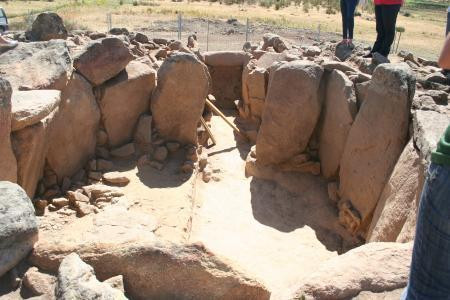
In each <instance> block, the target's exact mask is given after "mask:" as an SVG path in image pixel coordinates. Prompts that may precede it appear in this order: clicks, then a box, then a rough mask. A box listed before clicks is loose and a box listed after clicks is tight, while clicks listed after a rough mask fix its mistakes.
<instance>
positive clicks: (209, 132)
mask: <svg viewBox="0 0 450 300" xmlns="http://www.w3.org/2000/svg"><path fill="white" fill-rule="evenodd" d="M200 122H201V123H202V125H203V127H205V129H206V132H207V133H208V135H209V137H210V138H211V141H212V142H213V145H217V143H216V139H215V138H214V136H213V134H212V132H211V128H209V126H208V125H207V124H206V121H205V119H203V117H200Z"/></svg>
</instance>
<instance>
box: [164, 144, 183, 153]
mask: <svg viewBox="0 0 450 300" xmlns="http://www.w3.org/2000/svg"><path fill="white" fill-rule="evenodd" d="M166 147H167V149H168V150H169V152H170V153H175V152H177V151H178V149H180V143H177V142H168V143H167V144H166Z"/></svg>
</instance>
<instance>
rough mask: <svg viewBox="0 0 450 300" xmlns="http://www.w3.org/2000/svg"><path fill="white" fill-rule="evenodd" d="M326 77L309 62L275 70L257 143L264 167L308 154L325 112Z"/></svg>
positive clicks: (270, 78) (257, 149) (288, 65)
mask: <svg viewBox="0 0 450 300" xmlns="http://www.w3.org/2000/svg"><path fill="white" fill-rule="evenodd" d="M322 74H323V70H322V68H321V67H320V66H318V65H317V64H315V63H311V62H306V61H292V62H280V63H277V64H274V65H273V66H272V67H271V69H270V75H269V86H268V90H267V96H266V101H265V109H264V113H263V116H262V123H261V127H260V130H259V133H258V137H257V141H256V153H257V157H258V162H259V163H260V164H261V165H268V164H279V163H282V162H285V161H287V160H288V159H290V158H292V157H293V156H294V155H297V154H300V153H302V152H303V151H305V149H306V146H307V145H308V143H309V139H310V137H311V135H312V133H313V131H314V129H315V127H316V124H317V121H318V119H319V116H320V112H321V108H322V103H321V97H320V96H319V87H320V82H321V78H322ZM293 82H295V84H292V83H293Z"/></svg>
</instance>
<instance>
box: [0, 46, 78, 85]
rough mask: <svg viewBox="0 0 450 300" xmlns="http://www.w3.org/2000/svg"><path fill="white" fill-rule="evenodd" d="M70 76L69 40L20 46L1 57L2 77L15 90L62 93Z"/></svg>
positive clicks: (0, 70) (0, 69) (0, 72)
mask: <svg viewBox="0 0 450 300" xmlns="http://www.w3.org/2000/svg"><path fill="white" fill-rule="evenodd" d="M71 73H72V59H71V58H70V54H69V49H68V48H67V44H66V41H62V40H52V41H49V42H36V43H19V45H18V46H17V47H16V48H14V51H7V52H6V53H3V54H2V55H0V74H2V75H3V76H4V78H5V79H7V80H8V81H9V82H10V83H11V86H12V87H13V89H15V90H16V89H23V90H41V89H51V90H63V89H64V88H65V86H66V84H67V80H68V78H69V77H70V74H71Z"/></svg>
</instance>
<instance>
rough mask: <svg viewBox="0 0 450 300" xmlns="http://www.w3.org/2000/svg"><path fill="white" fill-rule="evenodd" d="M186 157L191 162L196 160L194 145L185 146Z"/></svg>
mask: <svg viewBox="0 0 450 300" xmlns="http://www.w3.org/2000/svg"><path fill="white" fill-rule="evenodd" d="M185 149H186V159H188V160H191V161H193V162H196V161H198V154H197V148H196V147H195V146H194V145H187V146H186V148H185Z"/></svg>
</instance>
